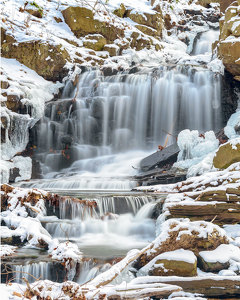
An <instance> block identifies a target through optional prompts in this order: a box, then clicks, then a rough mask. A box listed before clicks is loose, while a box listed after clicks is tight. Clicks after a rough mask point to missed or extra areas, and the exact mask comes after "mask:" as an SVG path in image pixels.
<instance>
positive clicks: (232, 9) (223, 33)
mask: <svg viewBox="0 0 240 300" xmlns="http://www.w3.org/2000/svg"><path fill="white" fill-rule="evenodd" d="M234 4H235V2H234V3H233V4H232V5H231V6H229V7H228V8H227V10H226V12H225V16H224V20H221V21H220V40H225V39H226V38H227V37H228V36H229V35H231V34H233V29H232V28H233V25H234V23H235V22H236V21H237V20H235V19H236V17H237V16H238V8H237V6H234ZM234 27H235V26H234ZM236 27H238V26H236ZM236 33H237V31H236ZM239 35H240V33H239ZM239 35H238V36H239Z"/></svg>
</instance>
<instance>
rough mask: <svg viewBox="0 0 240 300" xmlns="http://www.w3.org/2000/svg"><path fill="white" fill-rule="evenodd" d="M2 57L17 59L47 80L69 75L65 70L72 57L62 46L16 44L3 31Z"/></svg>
mask: <svg viewBox="0 0 240 300" xmlns="http://www.w3.org/2000/svg"><path fill="white" fill-rule="evenodd" d="M1 54H2V56H3V57H6V58H15V59H17V60H18V61H19V62H21V63H22V64H24V65H25V66H27V67H29V68H30V69H33V70H34V71H36V72H37V73H38V74H39V75H40V76H42V77H43V78H45V79H47V80H52V81H57V80H61V79H62V78H63V77H65V76H66V74H67V69H64V66H65V64H66V63H67V61H68V60H70V57H69V55H68V52H67V51H66V50H65V49H63V48H62V46H61V45H51V44H49V43H48V44H43V43H41V42H40V41H30V42H22V43H16V41H15V40H14V38H13V37H11V36H9V35H7V34H6V33H5V32H4V31H2V53H1Z"/></svg>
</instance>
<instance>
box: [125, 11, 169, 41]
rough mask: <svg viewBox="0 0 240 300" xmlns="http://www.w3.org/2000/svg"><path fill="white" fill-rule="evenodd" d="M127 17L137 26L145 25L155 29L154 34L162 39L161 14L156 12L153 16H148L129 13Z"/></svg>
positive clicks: (146, 14)
mask: <svg viewBox="0 0 240 300" xmlns="http://www.w3.org/2000/svg"><path fill="white" fill-rule="evenodd" d="M127 16H128V17H129V18H130V19H131V20H133V21H134V22H136V23H138V24H141V25H145V26H148V27H151V28H153V29H155V30H156V34H157V35H158V36H159V37H160V38H161V37H162V31H163V29H164V25H163V19H162V15H161V13H159V12H156V13H155V14H149V13H144V14H138V13H133V12H130V13H128V15H127Z"/></svg>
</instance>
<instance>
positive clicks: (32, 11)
mask: <svg viewBox="0 0 240 300" xmlns="http://www.w3.org/2000/svg"><path fill="white" fill-rule="evenodd" d="M26 11H27V12H28V13H29V14H30V15H32V16H34V17H36V18H42V16H43V11H42V10H38V9H31V8H28V9H26Z"/></svg>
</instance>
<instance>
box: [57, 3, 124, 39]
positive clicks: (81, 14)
mask: <svg viewBox="0 0 240 300" xmlns="http://www.w3.org/2000/svg"><path fill="white" fill-rule="evenodd" d="M62 14H63V17H64V20H65V22H66V23H67V25H68V26H69V27H70V28H71V30H72V32H73V33H74V34H75V35H76V36H77V37H81V36H85V35H87V34H96V33H98V34H102V35H103V36H104V37H105V38H106V39H107V41H108V42H109V41H114V40H115V39H117V38H119V37H123V36H124V30H123V29H122V28H119V27H115V26H114V25H113V24H110V23H107V22H100V21H99V20H95V19H94V15H93V12H92V11H91V10H90V9H88V8H85V7H72V6H70V7H68V8H67V9H65V10H63V11H62Z"/></svg>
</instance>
